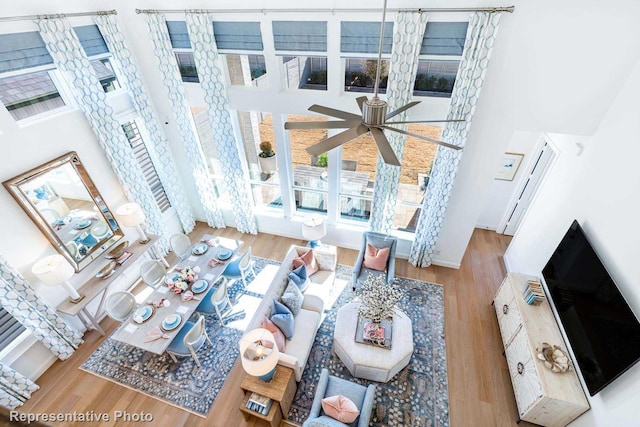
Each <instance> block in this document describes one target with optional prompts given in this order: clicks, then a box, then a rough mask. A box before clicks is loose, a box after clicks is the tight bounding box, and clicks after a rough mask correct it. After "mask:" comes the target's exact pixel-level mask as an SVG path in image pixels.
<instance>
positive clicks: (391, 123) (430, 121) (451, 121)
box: [384, 119, 465, 125]
mask: <svg viewBox="0 0 640 427" xmlns="http://www.w3.org/2000/svg"><path fill="white" fill-rule="evenodd" d="M464 121H465V120H464V119H445V120H405V121H402V122H387V121H385V122H384V124H385V125H401V124H405V123H453V122H464Z"/></svg>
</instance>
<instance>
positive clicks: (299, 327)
mask: <svg viewBox="0 0 640 427" xmlns="http://www.w3.org/2000/svg"><path fill="white" fill-rule="evenodd" d="M319 323H320V313H318V312H317V311H312V310H307V309H305V308H302V309H300V312H299V313H298V315H297V316H296V333H295V334H294V335H293V336H292V337H291V338H289V339H287V354H289V355H291V356H293V357H295V358H296V359H298V360H299V361H300V363H301V364H302V366H303V367H304V364H306V360H307V356H308V355H309V351H310V350H311V346H312V345H313V340H314V339H315V336H316V330H317V329H318V324H319Z"/></svg>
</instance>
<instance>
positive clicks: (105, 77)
mask: <svg viewBox="0 0 640 427" xmlns="http://www.w3.org/2000/svg"><path fill="white" fill-rule="evenodd" d="M73 30H74V31H75V33H76V35H77V36H78V40H80V45H82V48H83V49H84V53H85V54H86V55H87V57H88V58H89V61H90V62H91V66H92V67H93V71H94V73H95V75H96V77H97V78H98V80H100V84H101V85H102V89H103V90H104V91H105V92H111V91H113V90H117V89H120V84H119V83H118V79H117V78H116V73H115V72H114V70H113V66H112V64H111V62H110V60H109V58H108V56H109V48H108V47H107V43H106V42H105V41H104V38H103V37H102V34H101V33H100V29H99V28H98V26H97V25H85V26H82V27H74V28H73Z"/></svg>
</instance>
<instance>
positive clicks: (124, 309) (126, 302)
mask: <svg viewBox="0 0 640 427" xmlns="http://www.w3.org/2000/svg"><path fill="white" fill-rule="evenodd" d="M136 306H137V304H136V297H135V296H133V294H132V293H131V292H127V291H116V292H114V293H112V294H111V295H109V296H108V297H107V300H106V301H105V311H106V312H107V315H108V316H109V317H111V318H112V319H113V320H117V321H118V322H124V321H125V320H127V318H128V317H129V316H130V315H131V313H133V311H134V310H135V309H136Z"/></svg>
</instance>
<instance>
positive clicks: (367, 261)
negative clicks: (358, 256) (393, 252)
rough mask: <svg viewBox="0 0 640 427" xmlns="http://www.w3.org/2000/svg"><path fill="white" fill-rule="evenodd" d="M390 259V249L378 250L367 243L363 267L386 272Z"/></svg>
mask: <svg viewBox="0 0 640 427" xmlns="http://www.w3.org/2000/svg"><path fill="white" fill-rule="evenodd" d="M388 258H389V248H376V247H375V246H373V245H370V244H369V243H367V249H366V251H365V253H364V262H363V263H362V265H363V266H365V267H367V268H370V269H372V270H378V271H385V270H386V269H387V259H388Z"/></svg>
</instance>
